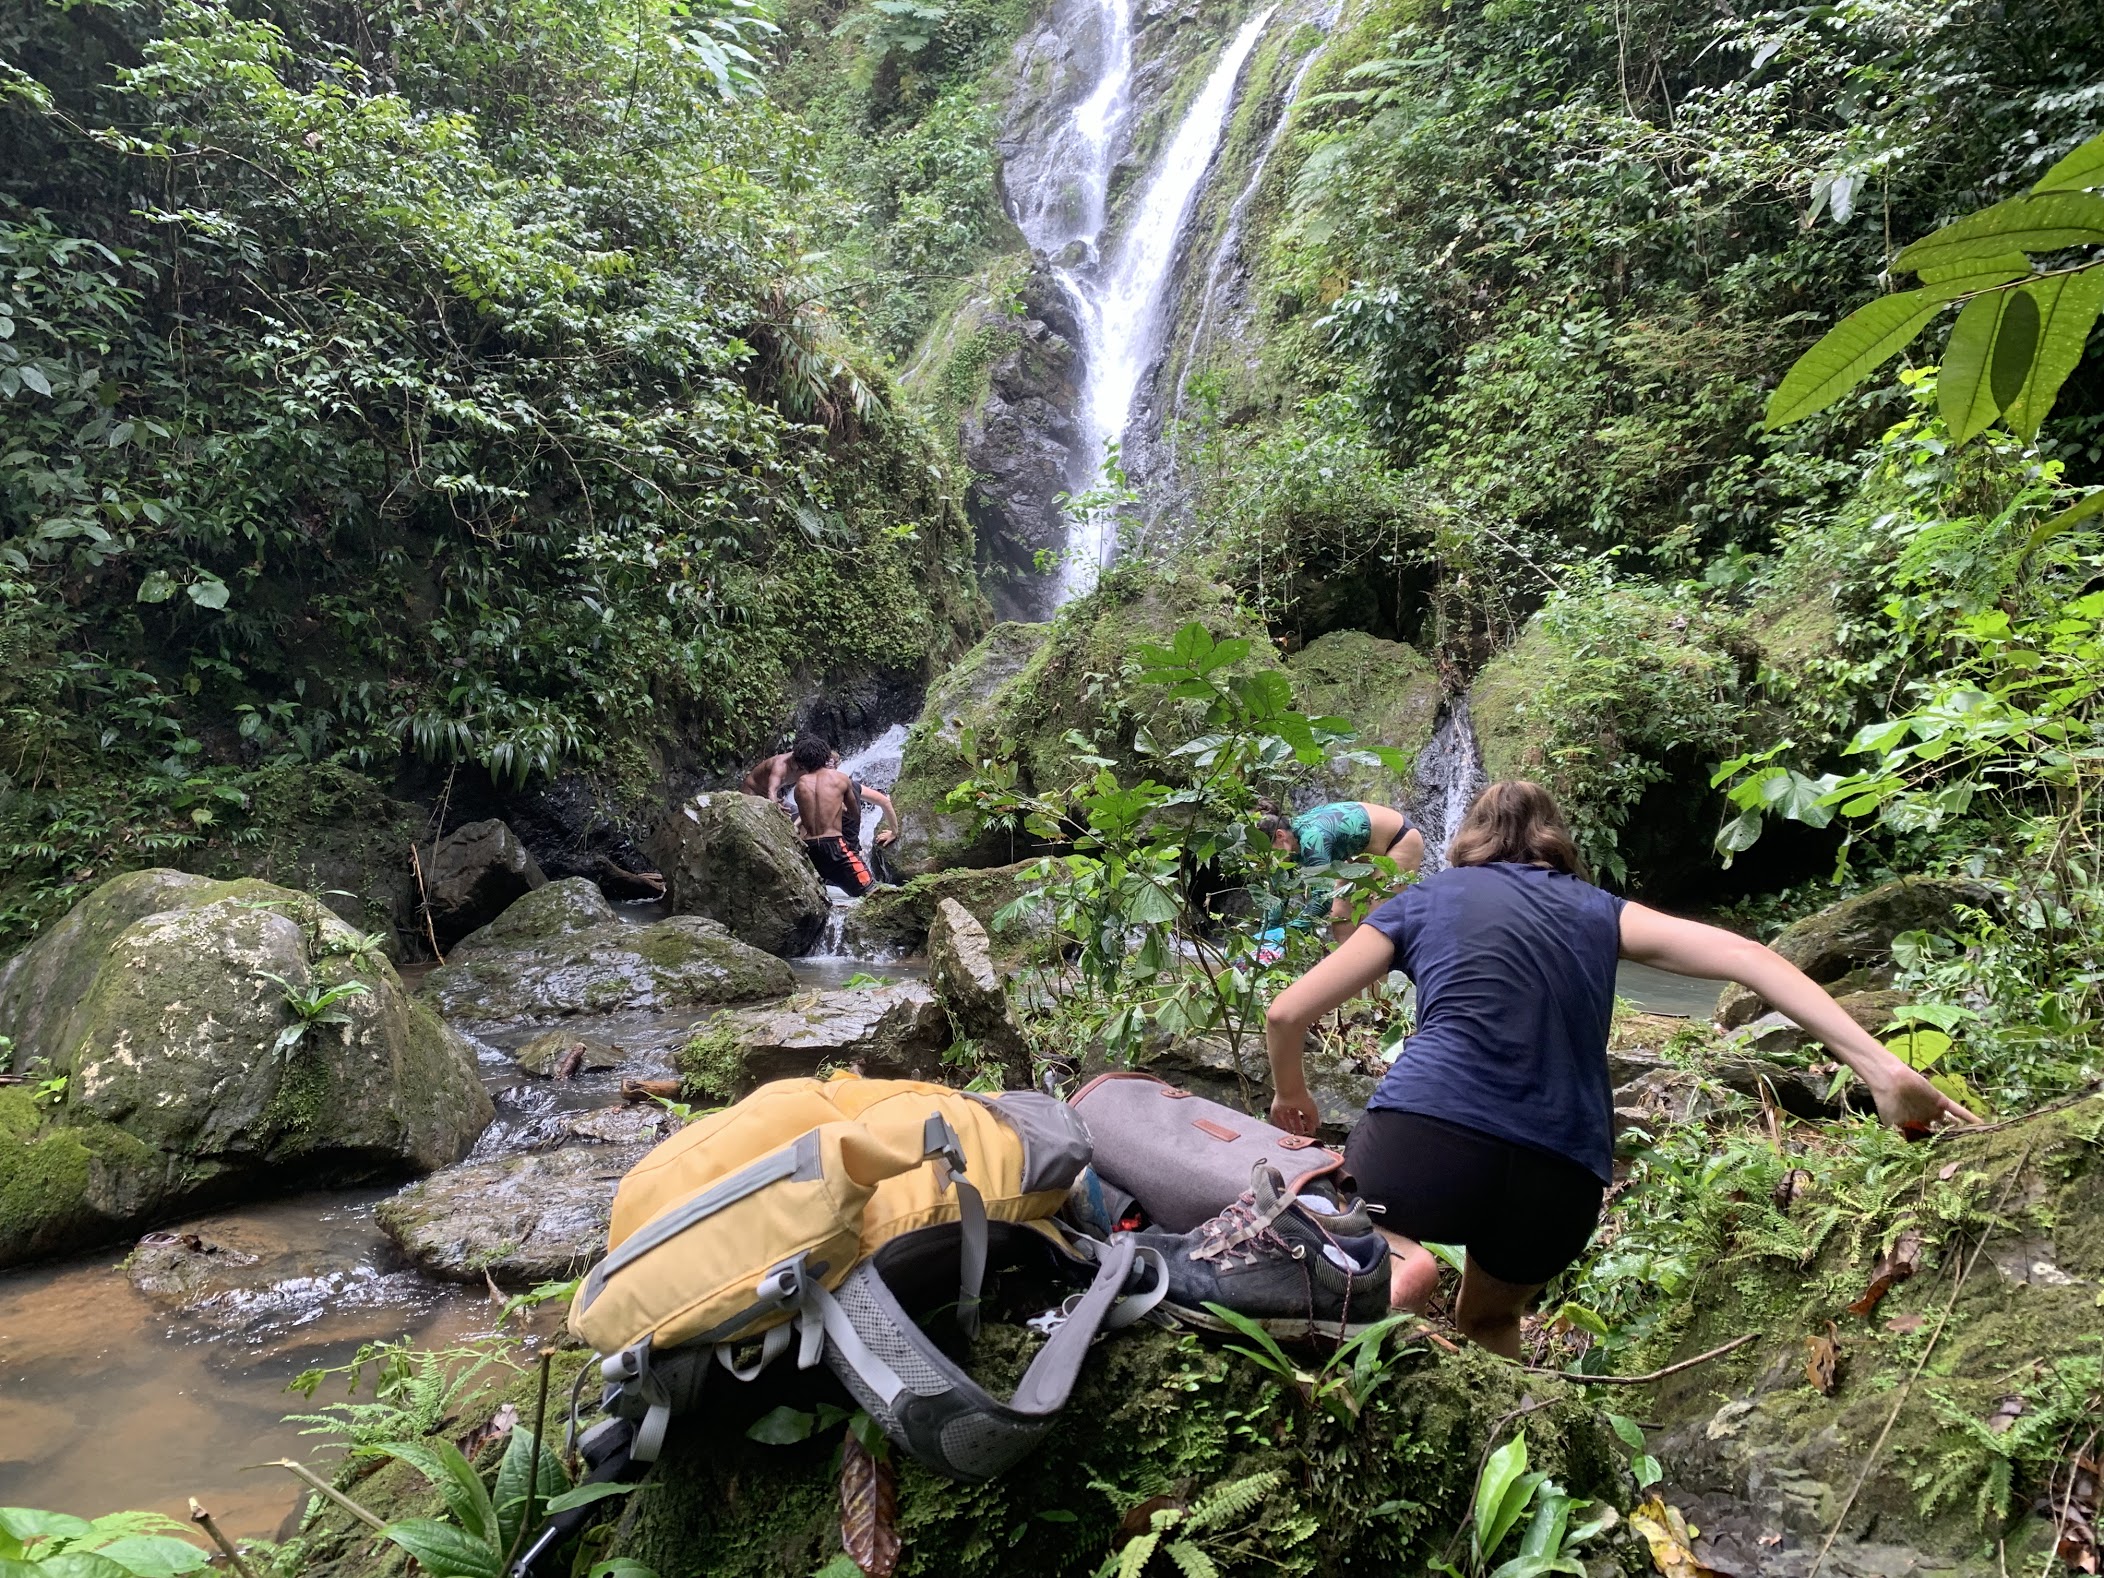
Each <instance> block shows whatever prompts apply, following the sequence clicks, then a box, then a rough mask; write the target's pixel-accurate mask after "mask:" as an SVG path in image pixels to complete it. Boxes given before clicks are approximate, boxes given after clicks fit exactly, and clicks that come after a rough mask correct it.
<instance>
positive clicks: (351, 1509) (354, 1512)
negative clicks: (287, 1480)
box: [255, 1457, 387, 1534]
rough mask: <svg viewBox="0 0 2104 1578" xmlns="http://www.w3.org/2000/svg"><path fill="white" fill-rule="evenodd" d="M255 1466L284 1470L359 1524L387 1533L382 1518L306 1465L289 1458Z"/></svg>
mask: <svg viewBox="0 0 2104 1578" xmlns="http://www.w3.org/2000/svg"><path fill="white" fill-rule="evenodd" d="M255 1466H256V1467H257V1468H281V1469H283V1470H285V1472H286V1473H288V1474H291V1475H293V1476H295V1477H296V1478H299V1479H303V1480H305V1481H306V1482H307V1483H308V1484H309V1485H311V1486H313V1487H314V1488H315V1489H316V1490H318V1491H320V1492H321V1493H322V1494H323V1495H324V1496H326V1497H328V1498H329V1500H331V1501H333V1502H335V1503H336V1505H337V1506H339V1507H341V1508H343V1510H344V1511H345V1512H348V1513H349V1514H350V1515H351V1516H352V1517H354V1518H356V1519H357V1520H358V1521H359V1522H360V1523H365V1524H370V1525H371V1526H372V1527H373V1528H376V1529H378V1530H379V1531H380V1532H381V1533H382V1534H385V1533H386V1532H387V1522H386V1520H385V1519H384V1518H378V1517H375V1516H374V1515H373V1514H372V1513H370V1512H367V1511H366V1510H365V1508H363V1507H361V1506H359V1505H358V1503H357V1502H355V1501H353V1500H351V1498H350V1497H348V1496H346V1495H345V1494H344V1493H343V1492H342V1491H340V1490H338V1489H337V1488H336V1487H335V1486H334V1485H332V1484H330V1483H329V1482H328V1481H327V1480H325V1479H323V1478H322V1477H321V1476H320V1475H318V1474H316V1473H315V1472H314V1471H313V1470H312V1469H310V1468H309V1467H307V1465H306V1464H304V1463H302V1462H299V1461H298V1460H297V1459H294V1458H289V1457H279V1458H272V1459H271V1460H270V1461H269V1462H268V1463H258V1464H256V1465H255Z"/></svg>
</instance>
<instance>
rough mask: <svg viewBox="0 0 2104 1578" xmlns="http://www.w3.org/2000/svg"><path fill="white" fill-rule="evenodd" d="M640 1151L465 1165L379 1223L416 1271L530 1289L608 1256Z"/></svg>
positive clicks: (604, 1150)
mask: <svg viewBox="0 0 2104 1578" xmlns="http://www.w3.org/2000/svg"><path fill="white" fill-rule="evenodd" d="M644 1154H645V1152H644V1149H643V1148H642V1147H640V1146H633V1147H615V1148H610V1147H607V1146H579V1147H576V1148H575V1149H571V1150H560V1151H532V1152H528V1153H527V1154H525V1155H523V1156H500V1157H498V1158H497V1159H496V1160H494V1161H486V1162H463V1163H461V1164H460V1165H459V1166H457V1167H448V1168H446V1169H445V1170H444V1171H442V1172H436V1173H433V1174H432V1175H431V1176H430V1177H429V1178H425V1179H422V1180H420V1181H418V1182H416V1183H413V1184H411V1185H410V1186H409V1187H408V1188H407V1189H404V1190H403V1191H402V1192H401V1193H400V1194H398V1195H396V1196H394V1197H393V1198H392V1199H390V1200H383V1201H381V1202H380V1204H379V1206H378V1208H377V1209H376V1210H375V1211H374V1213H373V1215H374V1220H376V1221H377V1222H378V1223H379V1224H380V1228H381V1231H383V1232H384V1233H386V1234H387V1236H388V1237H389V1238H391V1239H393V1240H394V1241H395V1242H396V1243H397V1244H399V1245H400V1246H401V1248H402V1252H403V1253H404V1254H406V1255H407V1256H408V1257H409V1258H410V1260H412V1261H413V1262H415V1264H416V1267H417V1269H418V1270H420V1271H422V1272H425V1273H426V1274H427V1275H430V1276H434V1277H443V1278H445V1279H446V1280H447V1281H449V1282H480V1281H482V1280H483V1278H484V1277H485V1276H487V1277H488V1278H490V1279H491V1280H492V1281H494V1282H496V1283H497V1285H498V1286H499V1287H510V1288H522V1287H531V1286H533V1284H535V1283H537V1282H559V1281H562V1280H563V1279H564V1278H566V1277H574V1276H576V1275H577V1274H578V1273H579V1272H581V1271H583V1270H584V1269H585V1268H586V1267H587V1266H589V1265H590V1264H591V1263H592V1262H593V1261H595V1260H597V1259H598V1258H599V1257H600V1256H601V1255H603V1254H605V1253H606V1229H607V1220H608V1218H609V1217H610V1216H611V1215H612V1213H613V1206H614V1191H615V1189H617V1188H618V1187H620V1183H621V1179H622V1176H623V1175H624V1174H626V1173H627V1171H628V1170H629V1168H631V1167H633V1166H634V1165H635V1164H636V1163H637V1162H639V1161H641V1160H642V1159H643V1156H644Z"/></svg>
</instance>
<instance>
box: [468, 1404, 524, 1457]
mask: <svg viewBox="0 0 2104 1578" xmlns="http://www.w3.org/2000/svg"><path fill="white" fill-rule="evenodd" d="M518 1422H519V1405H518V1404H517V1403H506V1404H505V1405H504V1406H503V1407H502V1408H500V1409H498V1410H497V1411H496V1412H495V1413H494V1414H491V1415H490V1416H489V1418H487V1419H485V1420H484V1421H483V1422H482V1423H481V1424H479V1425H477V1426H476V1427H475V1428H474V1429H472V1430H470V1431H469V1432H468V1433H467V1434H466V1435H464V1436H462V1437H461V1438H460V1455H461V1456H462V1457H464V1458H466V1459H467V1460H468V1461H469V1462H471V1463H472V1462H473V1461H474V1460H475V1457H476V1454H478V1453H479V1452H481V1450H482V1449H483V1448H484V1447H486V1446H488V1445H489V1444H490V1443H491V1442H492V1441H502V1440H503V1439H504V1438H505V1437H506V1436H508V1435H510V1434H511V1427H512V1426H513V1425H515V1424H517V1423H518Z"/></svg>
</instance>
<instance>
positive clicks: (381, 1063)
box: [0, 870, 492, 1265]
mask: <svg viewBox="0 0 2104 1578" xmlns="http://www.w3.org/2000/svg"><path fill="white" fill-rule="evenodd" d="M339 987H349V988H354V990H351V991H349V992H347V993H346V994H345V995H343V996H342V997H340V998H338V999H337V1000H335V1001H334V1002H333V1004H322V1003H320V1002H318V1000H317V999H318V998H319V996H320V995H321V994H323V993H326V992H328V991H330V990H331V989H334V988H339ZM303 1004H304V1005H306V1008H305V1011H306V1012H307V1014H308V1015H309V1017H310V1018H312V1020H313V1022H311V1023H308V1024H307V1027H306V1029H305V1030H304V1031H301V1032H299V1033H298V1034H297V1037H296V1038H288V1034H287V1033H288V1032H291V1031H293V1030H295V1029H296V1027H297V1026H299V1025H300V1024H301V1023H302V1019H301V1012H302V1009H301V1005H303ZM318 1016H326V1017H318ZM0 1035H5V1036H8V1037H9V1038H11V1039H12V1042H13V1050H12V1066H13V1068H14V1070H15V1071H16V1072H18V1073H28V1074H31V1075H32V1076H34V1077H35V1078H36V1079H37V1080H39V1081H42V1080H46V1079H54V1078H58V1077H63V1081H64V1083H63V1088H62V1089H60V1088H57V1087H51V1088H49V1089H47V1090H46V1091H45V1092H44V1093H42V1094H39V1091H38V1088H37V1086H35V1085H20V1086H14V1087H10V1088H8V1089H5V1090H0V1265H6V1264H12V1263H14V1262H16V1261H20V1260H24V1259H27V1258H29V1257H31V1256H35V1255H41V1254H51V1253H56V1252H58V1251H61V1250H66V1249H73V1248H78V1247H81V1246H83V1245H87V1244H92V1243H97V1242H102V1241H105V1240H108V1239H111V1238H114V1237H118V1236H122V1235H124V1234H126V1233H128V1232H135V1231H137V1229H139V1228H140V1227H143V1226H146V1225H148V1224H150V1223H151V1222H153V1221H155V1220H157V1219H159V1218H163V1217H166V1216H169V1215H172V1214H174V1213H175V1212H178V1211H182V1210H188V1209H195V1208H198V1207H200V1206H204V1205H208V1204H212V1203H216V1202H221V1201H228V1200H235V1199H243V1198H251V1197H255V1196H259V1195H264V1194H271V1193H277V1192H281V1191H284V1190H289V1189H305V1188H312V1187H314V1186H315V1185H316V1184H318V1183H327V1182H334V1181H348V1180H352V1179H360V1178H369V1177H374V1176H385V1175H386V1174H389V1173H402V1172H413V1171H428V1170H430V1169H432V1168H434V1167H440V1166H443V1165H445V1164H446V1163H448V1162H450V1161H453V1160H455V1159H456V1158H458V1157H459V1156H461V1155H463V1154H464V1153H465V1152H466V1151H467V1149H468V1147H469V1146H470V1145H472V1144H473V1143H474V1140H475V1137H476V1136H477V1135H478V1134H480V1133H481V1132H482V1130H483V1128H484V1127H485V1126H486V1125H487V1124H488V1123H489V1121H490V1117H491V1115H492V1114H491V1106H490V1100H489V1097H488V1095H487V1094H486V1093H485V1092H484V1091H483V1089H482V1086H481V1083H480V1081H479V1080H478V1079H477V1077H476V1072H475V1059H474V1055H473V1053H472V1052H471V1051H470V1050H469V1049H468V1046H467V1044H466V1043H465V1042H464V1041H462V1040H461V1038H460V1037H459V1036H458V1035H456V1034H454V1032H452V1031H451V1030H449V1029H447V1028H446V1026H444V1025H443V1024H441V1023H440V1022H439V1020H438V1018H437V1017H436V1016H435V1015H433V1014H432V1013H431V1012H430V1010H429V1009H427V1008H426V1007H424V1006H423V1005H422V1004H420V1003H417V1002H415V1001H414V1000H412V999H411V998H410V996H409V994H408V993H407V992H405V991H404V990H403V988H402V984H401V982H400V980H399V979H398V978H397V977H396V975H395V973H394V968H393V966H392V965H390V964H389V963H388V962H387V960H386V959H385V958H384V957H381V956H379V955H378V954H377V953H376V952H374V951H373V950H371V949H370V948H369V947H367V946H365V943H364V939H363V938H361V937H360V935H359V934H358V933H357V932H356V931H355V930H354V929H353V928H351V927H349V926H347V925H345V924H344V922H343V921H341V920H339V919H338V918H337V917H336V916H335V915H334V914H332V913H331V912H329V911H328V910H326V909H324V908H323V907H322V906H321V904H320V903H319V902H318V901H317V900H315V899H314V898H312V897H310V896H309V895H307V894H304V893H295V892H293V891H291V890H290V889H287V888H279V887H273V886H272V885H270V884H269V883H265V882H258V881H254V880H252V879H243V880H240V881H235V882H214V881H212V880H210V879H209V878H205V877H197V876H191V875H188V874H186V873H183V872H178V871H165V870H150V871H137V872H132V873H130V874H129V875H126V876H122V877H118V878H115V879H113V880H111V881H110V882H107V883H105V884H103V886H102V887H100V888H98V889H96V890H95V892H94V893H92V894H90V895H89V896H88V897H87V898H85V899H83V900H82V901H81V902H80V903H79V904H78V905H77V906H75V908H74V909H73V911H72V912H71V913H70V914H68V915H67V916H66V918H65V919H64V920H62V921H60V922H59V923H58V925H56V926H54V927H53V928H52V929H51V930H50V931H48V932H47V933H45V935H44V936H42V937H41V938H39V939H38V940H37V941H36V942H35V943H34V944H32V945H31V946H30V947H29V948H28V949H26V950H24V951H23V952H22V953H21V954H19V955H17V956H16V957H15V958H14V959H13V960H11V961H9V963H8V964H7V965H6V967H5V968H4V969H0Z"/></svg>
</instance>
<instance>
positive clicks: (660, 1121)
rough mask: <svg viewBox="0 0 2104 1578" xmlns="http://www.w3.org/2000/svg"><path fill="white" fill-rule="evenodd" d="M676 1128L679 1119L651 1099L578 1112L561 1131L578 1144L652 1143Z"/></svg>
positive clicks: (673, 1131) (667, 1135) (655, 1142)
mask: <svg viewBox="0 0 2104 1578" xmlns="http://www.w3.org/2000/svg"><path fill="white" fill-rule="evenodd" d="M678 1129H679V1119H677V1118H675V1117H674V1116H673V1115H672V1114H671V1113H669V1112H667V1111H666V1110H665V1109H664V1108H663V1107H661V1106H659V1105H658V1104H657V1103H656V1102H654V1101H639V1102H624V1103H622V1104H621V1105H620V1106H618V1107H600V1108H597V1109H595V1110H593V1111H591V1112H580V1113H579V1114H578V1115H577V1116H576V1117H574V1118H572V1119H571V1120H570V1121H569V1122H568V1123H567V1124H566V1125H564V1133H566V1134H567V1135H568V1136H569V1138H570V1139H571V1140H573V1141H574V1142H576V1143H577V1144H579V1145H655V1144H657V1143H658V1141H660V1140H663V1139H667V1138H669V1137H670V1136H671V1135H673V1134H674V1133H676V1132H677V1131H678Z"/></svg>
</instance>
